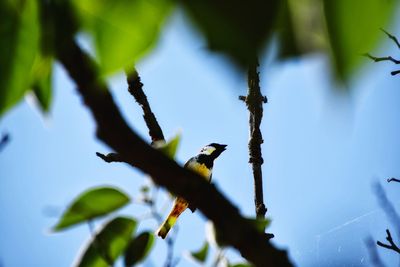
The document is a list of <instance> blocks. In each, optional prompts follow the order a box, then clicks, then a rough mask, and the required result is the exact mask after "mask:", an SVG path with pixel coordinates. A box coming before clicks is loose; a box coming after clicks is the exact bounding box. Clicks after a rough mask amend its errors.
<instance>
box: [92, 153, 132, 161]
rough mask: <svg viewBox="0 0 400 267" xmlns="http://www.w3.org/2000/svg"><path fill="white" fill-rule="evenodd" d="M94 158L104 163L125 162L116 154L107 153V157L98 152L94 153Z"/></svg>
mask: <svg viewBox="0 0 400 267" xmlns="http://www.w3.org/2000/svg"><path fill="white" fill-rule="evenodd" d="M96 156H98V157H99V158H101V159H102V160H104V161H105V162H108V163H110V162H126V161H125V160H124V159H123V158H122V157H121V155H120V154H118V153H108V154H107V155H105V154H102V153H100V152H96Z"/></svg>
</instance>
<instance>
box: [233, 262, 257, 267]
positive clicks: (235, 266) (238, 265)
mask: <svg viewBox="0 0 400 267" xmlns="http://www.w3.org/2000/svg"><path fill="white" fill-rule="evenodd" d="M228 267H253V265H251V264H249V263H236V264H233V265H231V264H229V265H228Z"/></svg>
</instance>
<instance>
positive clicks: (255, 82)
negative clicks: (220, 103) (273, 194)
mask: <svg viewBox="0 0 400 267" xmlns="http://www.w3.org/2000/svg"><path fill="white" fill-rule="evenodd" d="M257 67H258V61H257V59H255V61H254V62H253V63H252V64H251V66H250V67H249V71H248V86H249V87H248V91H247V96H246V97H245V96H239V100H242V101H244V102H245V103H246V106H247V109H248V110H249V113H250V116H249V125H250V140H249V156H250V159H249V163H250V164H252V169H253V177H254V204H255V210H256V215H257V218H264V217H265V213H266V212H267V208H266V207H265V204H264V199H263V185H262V182H263V181H262V170H261V165H262V164H263V162H264V160H263V158H262V154H261V144H262V143H263V142H264V141H263V139H262V134H261V131H260V124H261V119H262V116H263V106H262V105H263V103H267V98H266V97H265V96H262V94H261V89H260V79H259V75H258V74H259V73H258V71H257Z"/></svg>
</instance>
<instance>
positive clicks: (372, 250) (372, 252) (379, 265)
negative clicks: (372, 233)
mask: <svg viewBox="0 0 400 267" xmlns="http://www.w3.org/2000/svg"><path fill="white" fill-rule="evenodd" d="M365 245H366V246H367V249H368V252H369V257H370V260H371V263H372V265H373V266H375V267H384V266H385V265H384V264H383V262H382V260H381V258H380V257H379V254H378V251H377V249H376V246H375V242H374V241H373V240H372V237H368V238H367V239H366V240H365Z"/></svg>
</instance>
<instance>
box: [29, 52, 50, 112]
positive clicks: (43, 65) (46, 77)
mask: <svg viewBox="0 0 400 267" xmlns="http://www.w3.org/2000/svg"><path fill="white" fill-rule="evenodd" d="M52 69H53V58H52V57H51V56H46V57H45V56H42V55H39V54H38V55H37V56H36V59H35V63H34V65H33V81H32V83H31V84H32V89H33V93H34V94H35V96H36V98H37V100H38V102H39V104H40V107H41V108H42V110H43V111H45V112H48V111H49V109H50V104H51V100H52V91H51V77H52Z"/></svg>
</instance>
